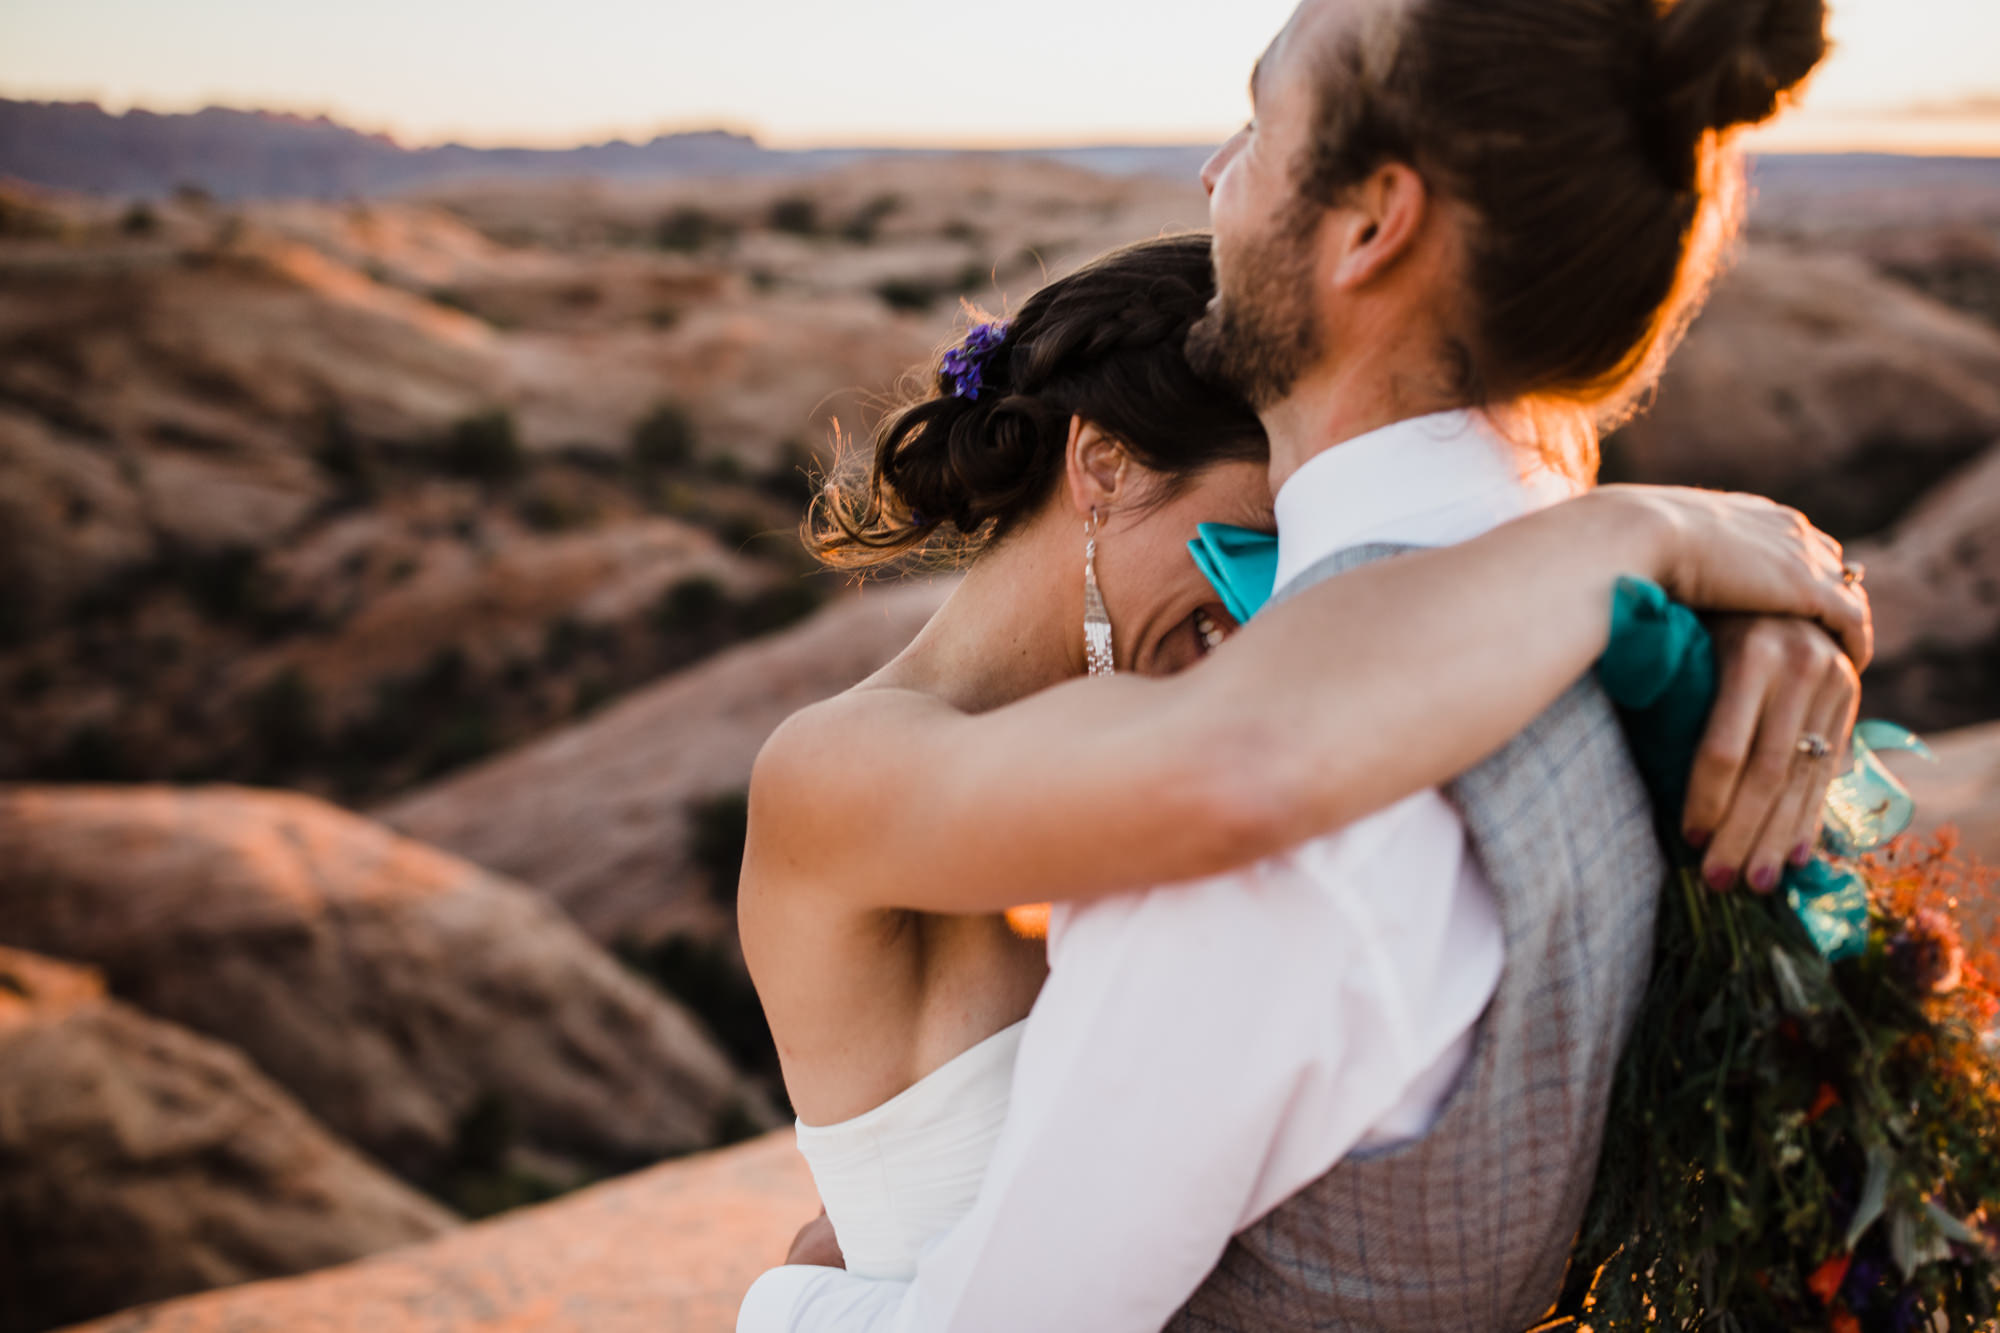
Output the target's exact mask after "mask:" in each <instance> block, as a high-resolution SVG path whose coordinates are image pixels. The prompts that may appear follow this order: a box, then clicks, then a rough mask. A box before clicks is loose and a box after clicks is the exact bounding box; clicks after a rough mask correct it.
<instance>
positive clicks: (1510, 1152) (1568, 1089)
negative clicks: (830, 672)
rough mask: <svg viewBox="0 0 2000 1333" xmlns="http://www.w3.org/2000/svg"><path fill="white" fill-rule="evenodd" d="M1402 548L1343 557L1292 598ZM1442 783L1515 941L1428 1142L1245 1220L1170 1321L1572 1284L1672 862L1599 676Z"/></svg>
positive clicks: (1372, 1312) (1347, 1319)
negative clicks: (1568, 1275) (1569, 1269)
mask: <svg viewBox="0 0 2000 1333" xmlns="http://www.w3.org/2000/svg"><path fill="white" fill-rule="evenodd" d="M1406 549H1409V548H1406V547H1387V546H1368V547H1357V548H1355V549H1353V550H1349V551H1342V552H1338V553H1336V554H1334V555H1333V556H1331V557H1329V558H1328V559H1327V560H1325V561H1323V562H1321V563H1320V564H1319V565H1317V566H1315V567H1314V568H1313V569H1311V570H1309V571H1308V572H1307V573H1306V574H1304V575H1302V576H1301V577H1300V578H1298V579H1297V580H1296V581H1294V582H1293V583H1291V584H1290V585H1288V586H1287V587H1286V589H1285V590H1284V592H1283V594H1281V595H1290V594H1292V593H1296V592H1297V591H1298V590H1299V589H1301V588H1304V587H1308V586H1310V585H1312V584H1314V583H1317V582H1320V581H1321V580H1323V579H1328V578H1331V577H1333V576H1335V575H1336V574H1339V573H1342V572H1343V571H1345V570H1348V569H1351V568H1353V567H1355V566H1357V565H1361V564H1365V563H1368V562H1369V561H1372V560H1377V559H1381V558H1383V557H1386V556H1389V555H1394V554H1397V553H1398V552H1400V551H1402V550H1406ZM1607 614H1608V611H1607ZM1523 629H1524V632H1532V627H1531V626H1528V625H1524V626H1523ZM1491 650H1497V651H1505V648H1504V645H1502V646H1499V647H1498V648H1497V649H1486V648H1483V647H1482V646H1479V645H1469V646H1468V649H1467V651H1473V652H1477V651H1491ZM1447 795H1448V796H1449V797H1450V799H1451V800H1452V802H1453V804H1454V805H1455V806H1456V807H1457V808H1458V810H1459V812H1460V813H1461V815H1462V816H1463V817H1464V819H1465V824H1466V828H1467V831H1468V834H1469V836H1470V838H1471V841H1472V846H1473V850H1474V851H1475V853H1476V854H1477V855H1478V857H1479V861H1480V864H1481V866H1482V867H1483V868H1484V870H1485V872H1486V875H1487V878H1488V879H1489V880H1490V881H1491V883H1492V885H1493V890H1494V893H1495V897H1496V900H1497V902H1498V905H1499V910H1500V919H1501V924H1502V929H1503V931H1504V934H1505V939H1506V961H1505V964H1504V967H1503V969H1502V972H1501V977H1500V986H1499V990H1498V991H1497V992H1496V994H1495V995H1494V997H1493V1000H1492V1003H1491V1004H1490V1005H1488V1007H1487V1010H1486V1013H1485V1014H1484V1016H1483V1017H1482V1018H1481V1019H1480V1023H1479V1028H1478V1030H1477V1032H1476V1034H1475V1037H1474V1046H1473V1052H1472V1056H1471V1060H1470V1063H1469V1065H1468V1066H1467V1069H1466V1071H1465V1073H1464V1075H1463V1076H1462V1077H1461V1079H1460V1082H1459V1085H1458V1087H1457V1088H1456V1089H1454V1090H1453V1092H1452V1094H1451V1095H1450V1097H1449V1098H1448V1099H1447V1101H1446V1103H1445V1106H1444V1110H1443V1114H1442V1116H1441V1118H1440V1119H1439V1121H1438V1123H1437V1124H1436V1125H1435V1126H1433V1127H1432V1129H1431V1131H1430V1132H1429V1133H1428V1134H1426V1135H1425V1136H1424V1137H1423V1138H1422V1139H1420V1140H1418V1141H1416V1142H1414V1143H1410V1144H1406V1145H1403V1146H1400V1147H1396V1148H1391V1149H1387V1150H1385V1151H1382V1152H1377V1153H1362V1154H1356V1155H1353V1156H1350V1157H1348V1158H1347V1159H1345V1160H1343V1161H1341V1162H1340V1163H1339V1164H1337V1165H1336V1166H1335V1167H1334V1168H1333V1170H1331V1171H1329V1172H1328V1173H1327V1174H1326V1175H1324V1176H1322V1177H1320V1178H1319V1179H1318V1180H1316V1181H1314V1182H1313V1183H1312V1184H1310V1185H1308V1186H1306V1188H1305V1189H1303V1190H1301V1191H1299V1193H1297V1194H1295V1195H1293V1196H1292V1197H1291V1198H1289V1199H1287V1200H1286V1201H1285V1202H1284V1203H1283V1204H1281V1205H1279V1207H1278V1208H1277V1209H1276V1210H1275V1211H1273V1212H1272V1213H1270V1214H1269V1215H1268V1216H1266V1217H1264V1218H1263V1219H1262V1220H1261V1221H1259V1222H1258V1223H1256V1225H1254V1226H1252V1227H1251V1228H1250V1229H1249V1230H1248V1231H1245V1232H1244V1233H1243V1234H1241V1235H1240V1236H1238V1237H1236V1239H1235V1240H1234V1241H1233V1242H1231V1244H1230V1246H1229V1249H1228V1251H1227V1252H1226V1253H1225V1254H1224V1255H1223V1257H1222V1262H1221V1263H1220V1264H1219V1265H1218V1266H1217V1268H1216V1270H1215V1272H1214V1273H1212V1274H1211V1275H1210V1276H1209V1278H1208V1280H1207V1281H1206V1282H1205V1283H1204V1284H1203V1286H1202V1287H1201V1289H1200V1290H1199V1291H1197V1292H1196V1293H1195V1294H1194V1296H1193V1297H1192V1298H1191V1299H1190V1300H1189V1301H1188V1303H1187V1305H1186V1306H1185V1307H1183V1308H1182V1310H1181V1311H1180V1313H1179V1314H1178V1315H1176V1316H1175V1317H1174V1320H1173V1322H1172V1323H1171V1324H1170V1325H1169V1326H1168V1327H1169V1328H1170V1329H1172V1330H1176V1333H1190V1331H1192V1330H1230V1331H1231V1333H1234V1331H1236V1330H1245V1331H1247V1330H1253V1329H1254V1330H1260V1331H1261V1330H1294V1329H1298V1330H1303V1329H1314V1330H1329V1331H1330V1330H1342V1331H1343V1333H1345V1331H1348V1330H1352V1331H1353V1333H1363V1331H1364V1330H1365V1331H1366V1333H1522V1330H1525V1329H1527V1328H1529V1327H1530V1326H1531V1325H1533V1324H1535V1323H1537V1322H1538V1321H1540V1320H1541V1319H1543V1318H1544V1317H1546V1315H1547V1314H1548V1312H1549V1309H1550V1307H1551V1306H1552V1305H1553V1304H1554V1302H1555V1301H1556V1299H1557V1297H1558V1296H1559V1294H1560V1293H1561V1290H1562V1285H1563V1277H1564V1269H1565V1265H1566V1261H1567V1258H1568V1255H1569V1250H1570V1246H1571V1244H1572V1241H1573V1240H1574V1237H1575V1234H1576V1230H1577V1227H1578V1226H1579V1225H1580V1224H1581V1222H1582V1220H1583V1212H1584V1207H1585V1205H1586V1203H1587V1202H1588V1201H1589V1198H1590V1191H1591V1184H1592V1181H1593V1179H1594V1177H1595V1176H1596V1174H1597V1156H1598V1147H1599V1145H1600V1144H1601V1143H1602V1141H1603V1129H1604V1119H1605V1114H1606V1109H1607V1107H1608V1106H1609V1103H1610V1097H1611V1082H1612V1075H1613V1072H1614V1069H1615V1066H1616V1064H1617V1061H1618V1056H1619V1052H1620V1050H1621V1048H1622V1047H1623V1046H1624V1043H1625V1038H1626V1035H1627V1034H1628V1033H1629V1032H1630V1030H1631V1026H1632V1023H1633V1020H1634V1017H1635V1015H1636V1013H1637V1009H1638V1004H1639V998H1640V995H1641V992H1642V991H1643V990H1644V989H1645V986H1646V982H1647V978H1648V976H1649V974H1650V971H1651V963H1652V946H1653V916H1654V909H1655V907H1656V905H1657V902H1658V896H1659V892H1660V888H1661V886H1662V885H1663V884H1664V883H1665V882H1666V876H1667V866H1666V862H1665V860H1664V858H1663V856H1662V854H1661V851H1660V847H1659V843H1658V841H1657V838H1656V836H1655V833H1654V825H1653V814H1652V809H1651V807H1650V805H1649V804H1648V801H1647V797H1646V792H1645V788H1644V787H1643V785H1642V784H1641V782H1640V779H1639V775H1638V773H1637V771H1636V770H1635V769H1634V768H1633V765H1632V760H1631V757H1630V755H1629V753H1628V752H1627V750H1626V746H1625V738H1624V735H1623V733H1622V732H1621V731H1620V729H1619V724H1618V718H1617V716H1616V714H1615V713H1614V711H1613V709H1612V706H1611V703H1610V701H1609V700H1608V699H1606V698H1605V697H1604V694H1603V692H1602V691H1601V690H1600V689H1598V687H1597V685H1596V683H1595V682H1594V681H1592V680H1588V679H1586V680H1584V681H1582V682H1579V683H1578V684H1577V685H1576V686H1574V687H1573V688H1572V689H1571V690H1570V691H1569V692H1568V693H1567V694H1565V695H1564V696H1563V697H1562V698H1561V699H1559V700H1557V701H1556V704H1555V706H1554V707H1553V708H1551V709H1549V711H1548V712H1546V713H1544V714H1543V715H1542V716H1541V717H1540V718H1538V719H1536V721H1535V722H1534V723H1533V724H1532V725H1531V726H1529V728H1528V729H1527V730H1526V731H1524V732H1522V733H1521V734H1520V735H1519V736H1517V737H1516V738H1515V739H1514V740H1513V741H1512V742H1510V743H1509V744H1508V745H1507V747H1506V748H1505V749H1503V750H1501V751H1500V752H1499V753H1498V754H1496V755H1495V756H1493V757H1492V758H1491V759H1488V760H1487V761H1486V762H1485V763H1483V764H1481V765H1480V766H1479V767H1478V768H1476V769H1474V770H1473V771H1472V772H1470V773H1468V774H1466V775H1465V776H1464V777H1462V778H1460V779H1459V780H1458V781H1457V782H1456V783H1454V784H1452V786H1451V787H1450V788H1449V789H1448V790H1447ZM1384 887H1385V889H1387V888H1389V887H1390V886H1384Z"/></svg>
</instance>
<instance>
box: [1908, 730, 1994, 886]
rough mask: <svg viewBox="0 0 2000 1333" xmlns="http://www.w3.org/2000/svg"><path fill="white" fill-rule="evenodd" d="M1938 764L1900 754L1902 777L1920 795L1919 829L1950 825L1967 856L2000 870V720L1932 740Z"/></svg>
mask: <svg viewBox="0 0 2000 1333" xmlns="http://www.w3.org/2000/svg"><path fill="white" fill-rule="evenodd" d="M1931 749H1932V750H1934V751H1935V752H1936V754H1937V762H1936V763H1935V764H1928V763H1924V762H1922V761H1920V760H1916V759H1909V758H1898V759H1896V760H1895V761H1894V762H1895V768H1896V772H1897V774H1898V776H1900V777H1901V778H1902V779H1903V782H1904V784H1905V785H1907V786H1908V787H1909V789H1910V794H1911V795H1912V796H1914V797H1916V798H1917V824H1916V831H1917V832H1919V833H1928V832H1931V831H1934V830H1936V829H1938V828H1939V827H1941V826H1943V825H1946V824H1949V825H1951V826H1953V827H1954V828H1956V829H1957V830H1958V834H1959V838H1960V843H1959V845H1960V847H1961V848H1962V849H1963V850H1964V853H1965V855H1967V856H1968V857H1971V858H1973V859H1974V860H1977V861H1979V862H1981V863H1982V864H1984V865H1986V866H1987V867H1989V868H1991V869H1993V870H1996V871H2000V722H1989V723H1987V724H1985V725H1984V726H1978V727H1967V728H1965V729H1964V730H1963V731H1954V732H1949V733H1947V734H1945V735H1943V736H1935V737H1932V738H1931Z"/></svg>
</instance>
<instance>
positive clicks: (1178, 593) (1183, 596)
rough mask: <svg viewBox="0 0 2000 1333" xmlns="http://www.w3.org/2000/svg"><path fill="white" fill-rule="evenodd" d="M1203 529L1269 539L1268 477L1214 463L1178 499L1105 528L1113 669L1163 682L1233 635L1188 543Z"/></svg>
mask: <svg viewBox="0 0 2000 1333" xmlns="http://www.w3.org/2000/svg"><path fill="white" fill-rule="evenodd" d="M1203 523H1230V524H1234V525H1236V526H1237V527H1243V528H1256V529H1259V530H1260V531H1264V532H1269V531H1271V530H1272V528H1273V523H1272V519H1271V484H1270V474H1269V472H1268V470H1267V469H1266V467H1265V465H1264V464H1262V463H1218V464H1216V465H1215V466H1214V467H1211V468H1208V469H1207V470H1205V471H1203V472H1202V473H1200V474H1199V475H1198V476H1196V477H1195V478H1194V480H1193V481H1191V482H1189V483H1188V484H1187V485H1186V486H1184V487H1183V488H1182V489H1181V490H1180V491H1178V492H1177V493H1174V494H1172V495H1171V496H1169V497H1168V498H1166V499H1164V500H1160V501H1158V502H1156V503H1141V504H1137V505H1134V506H1132V507H1130V508H1129V509H1127V510H1125V511H1124V512H1122V513H1114V514H1112V515H1111V516H1109V517H1107V518H1106V519H1105V521H1104V526H1103V528H1102V530H1101V531H1100V532H1099V533H1098V538H1097V582H1098V586H1099V588H1100V589H1102V591H1103V593H1104V604H1105V609H1106V610H1107V611H1109V612H1110V613H1111V628H1112V646H1113V648H1114V649H1115V650H1116V653H1117V660H1118V669H1119V670H1120V671H1133V672H1137V673H1139V674H1141V675H1148V676H1163V675H1169V674H1171V673H1173V672H1176V671H1180V670H1182V669H1184V668H1186V667H1190V666H1193V665H1194V664H1195V663H1196V662H1198V661H1200V660H1201V659H1202V658H1203V657H1205V656H1207V655H1208V653H1209V652H1210V651H1211V643H1210V640H1211V639H1213V640H1215V641H1216V642H1219V641H1220V639H1221V638H1223V637H1226V636H1227V635H1228V634H1229V633H1230V632H1231V631H1233V630H1234V629H1235V628H1236V622H1235V621H1233V620H1231V619H1230V618H1229V613H1228V611H1226V610H1225V609H1224V608H1223V605H1222V603H1221V601H1220V600H1219V599H1218V598H1217V597H1216V594H1215V589H1214V588H1213V587H1211V586H1210V585H1209V582H1208V580H1207V579H1206V578H1204V577H1203V576H1202V573H1201V571H1200V570H1199V569H1197V568H1196V567H1195V563H1194V557H1193V556H1191V555H1190V554H1189V553H1188V542H1190V541H1191V540H1193V538H1194V535H1195V529H1196V527H1198V526H1199V525H1200V524H1203Z"/></svg>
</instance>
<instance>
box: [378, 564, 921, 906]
mask: <svg viewBox="0 0 2000 1333" xmlns="http://www.w3.org/2000/svg"><path fill="white" fill-rule="evenodd" d="M948 591H949V588H948V585H945V584H939V583H916V584H910V585H905V586H900V587H886V588H872V587H871V588H869V589H867V590H865V591H864V592H862V593H861V594H860V596H859V597H857V598H853V599H851V600H846V601H842V602H840V603H836V604H835V605H833V606H831V607H829V608H827V609H826V610H824V611H822V612H820V613H819V615H817V616H816V617H814V618H813V619H812V620H810V621H807V622H806V623H805V624H803V625H801V626H799V627H798V628H796V629H793V630H790V631H787V632H786V633H784V634H782V635H779V636H776V637H774V638H771V639H767V640H763V641H760V642H757V643H752V644H747V645H745V646H743V647H741V648H736V649H733V650H731V651H730V652H728V653H725V654H723V655H722V656H720V657H717V658H715V659H713V660H712V661H709V662H707V663H705V664H703V665H701V666H698V667H695V668H693V669H692V670H689V671H687V672H684V673H682V674H681V675H679V676H675V677H672V678H670V679H668V680H665V681H662V682H660V683H659V684H657V685H653V686H650V687H648V688H646V689H644V690H642V691H640V692H638V693H637V694H635V695H633V696H632V697H631V698H629V699H626V700H625V701H623V702H621V703H619V704H616V705H614V706H613V707H611V708H608V709H606V710H605V711H604V712H603V713H602V714H601V715H599V716H597V717H594V718H592V719H590V720H589V721H587V722H583V723H580V724H578V725H576V726H573V727H570V728H568V729H566V730H564V731H561V732H557V733H556V734H554V735H551V736H548V737H545V738H543V739H542V740H539V741H536V742H534V743H533V744H530V745H527V746H523V747H522V748H521V749H519V750H516V751H513V752H511V753H509V754H506V755H502V756H501V757H499V758H498V759H495V760H493V761H491V762H489V763H486V764H483V765H481V766H479V767H477V768H474V769H470V770H468V771H467V772H465V773H463V774H461V775H458V776H456V777H453V778H450V779H447V780H445V781H443V782H441V783H438V784H436V785H435V786H432V787H427V788H424V789H422V790H419V791H418V792H416V793H414V794H412V795H410V796H408V797H406V798H404V799H401V800H398V801H396V802H394V803H393V804H391V805H389V806H387V807H386V808H384V809H382V810H380V811H379V812H377V813H378V817H379V818H381V819H382V820H383V821H384V822H386V823H388V824H390V825H392V826H393V827H395V828H398V829H400V830H402V831H403V832H405V833H407V834H409V835H410V836H412V837H415V838H420V839H422V840H423V841H425V842H427V843H430V844H433V845H435V846H439V847H445V848H449V849H451V850H452V851H454V852H457V853H458V854H459V855H461V856H464V857H467V858H468V859H470V860H473V861H477V862H478V863H479V864H481V865H483V866H488V867H490V868H492V869H494V870H497V871H500V872H502V873H504V874H507V875H510V876H512V877H513V878H515V879H519V880H523V881H525V882H526V883H529V884H532V885H534V886H535V887H536V888H538V889H540V890H542V891H543V892H544V893H547V894H548V895H549V896H550V897H551V898H553V899H554V900H555V901H556V902H558V903H560V904H562V906H563V908H564V909H565V910H566V911H567V912H568V913H569V914H570V915H571V916H572V917H574V918H575V919H576V920H577V921H578V922H579V923H580V924H581V925H582V926H583V928H584V929H585V930H587V931H588V932H590V934H591V935H592V936H594V937H595V938H597V939H599V940H602V941H605V942H607V943H615V942H618V941H621V940H624V939H627V938H637V939H640V940H642V941H644V942H647V943H653V942H657V941H658V940H660V939H662V938H664V937H666V936H668V935H670V934H672V933H675V932H677V931H682V930H689V931H693V932H695V933H697V934H703V935H714V934H717V933H725V932H727V931H729V930H731V929H733V926H734V920H733V916H732V915H731V913H730V912H729V911H728V909H727V907H726V905H721V904H717V903H716V902H714V901H713V900H712V899H711V898H710V896H709V895H708V894H707V893H705V892H703V891H702V890H701V885H702V880H701V874H700V872H699V871H698V870H697V868H696V867H695V865H694V863H693V861H692V860H691V857H690V853H689V821H688V816H689V806H690V804H691V803H692V802H695V801H698V800H700V799H702V798H706V797H712V796H716V795H722V794H728V793H731V792H740V791H742V790H743V789H744V788H745V787H746V786H747V785H748V784H749V780H750V767H751V764H752V762H753V761H754V760H755V759H756V757H757V751H758V750H759V749H760V748H762V746H763V744H764V741H765V740H766V738H768V737H769V736H770V734H771V733H772V732H773V731H774V730H776V729H777V726H778V724H779V723H780V722H782V721H784V719H785V718H787V717H789V716H790V715H791V714H793V713H794V712H797V711H798V710H799V709H800V708H803V707H805V706H806V705H807V704H810V703H815V702H817V701H818V700H820V699H824V698H827V697H828V696H830V695H833V694H837V693H839V692H840V691H841V690H844V689H846V688H847V687H848V686H850V685H853V684H854V683H856V682H857V681H860V680H862V679H863V678H865V677H867V676H869V675H871V674H873V673H874V672H875V671H876V670H877V669H879V668H880V667H881V666H882V665H883V664H884V663H886V662H887V661H888V660H889V659H890V658H892V657H894V656H895V655H896V654H897V653H899V652H901V651H902V650H903V648H904V647H905V646H906V645H908V643H909V642H910V640H911V639H913V638H915V637H916V633H917V631H918V630H919V629H921V628H922V627H923V624H924V622H925V621H926V620H928V619H929V618H930V616H931V615H932V613H933V612H935V611H936V610H937V608H938V607H939V605H941V604H942V602H943V600H944V597H945V595H946V593H947V592H948Z"/></svg>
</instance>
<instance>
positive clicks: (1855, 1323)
mask: <svg viewBox="0 0 2000 1333" xmlns="http://www.w3.org/2000/svg"><path fill="white" fill-rule="evenodd" d="M1827 1327H1828V1328H1830V1329H1832V1330H1833V1333H1861V1321H1860V1320H1859V1319H1856V1318H1855V1317H1854V1316H1853V1315H1851V1314H1849V1313H1848V1312H1847V1311H1845V1310H1835V1311H1834V1312H1833V1318H1832V1319H1830V1320H1828V1321H1827Z"/></svg>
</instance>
